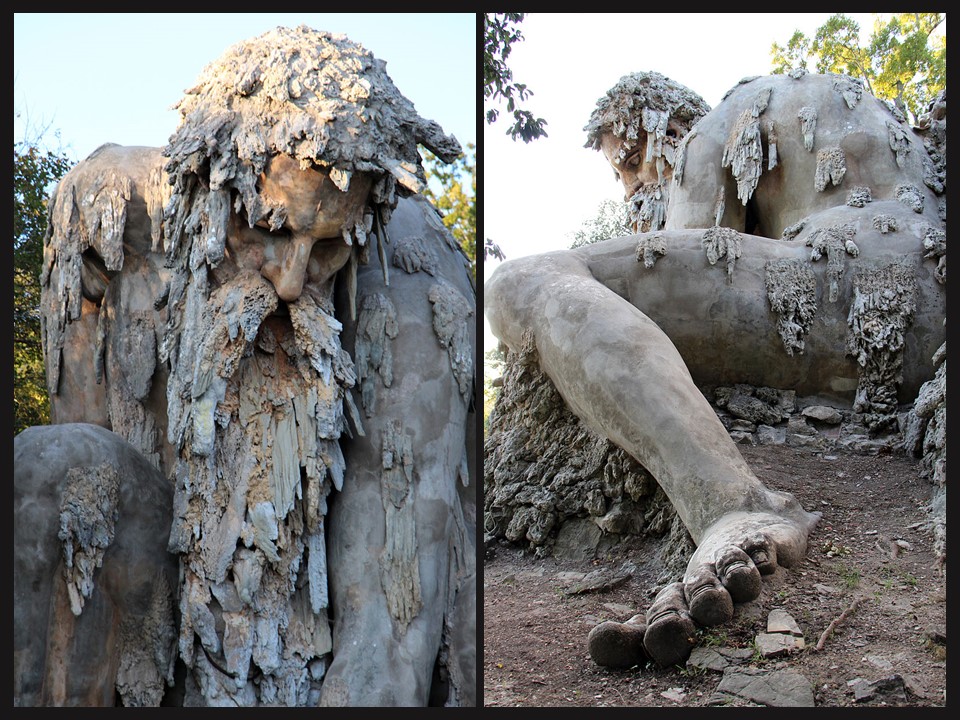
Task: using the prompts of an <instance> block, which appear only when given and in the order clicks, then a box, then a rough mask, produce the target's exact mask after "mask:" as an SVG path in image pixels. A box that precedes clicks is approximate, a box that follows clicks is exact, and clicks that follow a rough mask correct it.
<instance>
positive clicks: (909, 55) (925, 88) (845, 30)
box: [770, 13, 947, 124]
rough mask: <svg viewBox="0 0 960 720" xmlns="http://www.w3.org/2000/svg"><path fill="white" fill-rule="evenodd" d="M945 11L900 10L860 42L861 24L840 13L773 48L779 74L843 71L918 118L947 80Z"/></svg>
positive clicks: (912, 118)
mask: <svg viewBox="0 0 960 720" xmlns="http://www.w3.org/2000/svg"><path fill="white" fill-rule="evenodd" d="M943 22H944V15H943V13H896V14H893V15H892V16H891V17H890V19H889V20H887V21H883V20H881V19H880V18H877V19H876V20H875V21H874V25H873V30H872V32H871V34H870V41H869V43H868V44H867V45H866V46H865V47H864V46H861V44H860V26H859V24H858V23H857V22H856V21H854V20H853V19H851V18H849V17H847V16H846V15H843V14H842V13H838V14H836V15H833V16H831V17H830V18H829V19H828V20H827V21H826V22H825V23H824V24H823V25H821V26H820V27H819V28H817V31H816V33H815V34H814V36H813V37H812V38H808V37H807V36H806V35H804V34H803V33H802V32H800V31H799V30H797V31H794V33H793V35H791V36H790V39H789V40H788V41H787V43H786V45H784V46H782V45H779V44H778V43H773V45H772V47H771V48H770V55H771V58H772V64H773V69H772V72H773V73H774V74H782V73H786V72H788V71H789V70H791V69H793V68H804V69H807V70H810V69H811V68H810V67H808V64H809V62H811V61H813V62H814V63H815V65H814V68H813V70H814V71H815V72H818V73H843V74H846V75H850V76H851V77H856V78H861V79H862V80H863V82H864V85H865V86H866V88H867V90H868V91H869V92H870V93H872V94H873V95H875V96H876V97H878V98H880V99H881V100H890V101H891V102H893V103H894V105H896V106H897V108H898V109H899V110H900V112H902V113H903V114H904V117H906V118H908V119H909V120H910V121H911V122H913V123H914V124H916V122H917V118H918V116H919V115H920V114H922V113H923V112H924V111H925V110H926V108H927V107H928V105H929V104H930V102H931V101H932V100H933V99H934V98H935V97H936V96H937V94H938V93H939V92H940V91H941V90H943V89H944V88H945V87H946V82H947V37H946V33H945V32H941V33H936V32H935V31H936V30H937V28H939V27H940V26H941V25H942V24H943Z"/></svg>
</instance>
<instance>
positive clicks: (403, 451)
mask: <svg viewBox="0 0 960 720" xmlns="http://www.w3.org/2000/svg"><path fill="white" fill-rule="evenodd" d="M381 460H382V463H383V469H382V471H381V475H380V493H381V499H382V500H383V509H384V512H385V513H386V532H385V545H384V548H383V554H382V555H381V556H380V584H381V585H382V587H383V591H384V594H385V595H386V598H387V608H388V609H389V611H390V614H391V615H392V616H393V618H394V620H396V623H397V626H398V627H399V628H400V632H401V633H403V632H405V631H406V628H407V626H408V625H409V624H410V621H411V620H413V618H414V617H415V616H416V615H417V613H419V612H420V608H421V607H422V606H423V601H422V599H421V596H420V570H419V565H418V561H417V524H416V515H415V512H414V497H415V494H416V493H415V491H414V487H413V486H414V482H415V478H416V475H415V470H414V457H413V445H412V443H411V440H410V436H409V435H407V434H406V433H405V432H404V429H403V425H402V424H401V423H400V422H396V421H395V422H393V423H391V424H390V425H388V426H387V427H386V428H385V429H384V433H383V446H382V449H381Z"/></svg>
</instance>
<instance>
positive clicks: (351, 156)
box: [14, 27, 476, 706]
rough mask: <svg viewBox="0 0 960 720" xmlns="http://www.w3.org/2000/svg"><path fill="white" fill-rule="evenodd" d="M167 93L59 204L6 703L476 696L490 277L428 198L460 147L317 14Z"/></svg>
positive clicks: (47, 264)
mask: <svg viewBox="0 0 960 720" xmlns="http://www.w3.org/2000/svg"><path fill="white" fill-rule="evenodd" d="M177 108H178V110H179V113H180V115H181V120H180V124H179V126H178V128H177V129H176V131H175V132H174V133H173V135H172V136H171V137H170V140H169V142H168V144H167V145H166V146H165V147H163V148H146V147H120V146H117V145H105V146H103V147H101V148H99V149H98V150H96V151H95V152H94V153H93V154H91V155H90V156H89V157H88V158H87V159H85V160H84V161H82V162H81V163H80V164H79V165H77V166H76V167H75V168H74V169H73V170H71V172H70V173H68V174H67V175H66V176H65V177H64V178H63V180H62V181H61V182H60V184H59V186H58V187H57V189H56V191H55V193H54V194H53V196H52V197H51V200H50V205H49V229H48V234H47V237H46V240H45V247H44V268H43V275H42V285H43V298H42V319H43V329H44V351H45V359H46V364H47V379H48V387H49V391H50V398H51V417H52V420H53V422H54V425H51V426H48V427H44V428H31V429H30V430H28V431H26V432H24V433H23V434H22V435H21V436H20V437H18V438H17V441H16V460H15V468H16V482H15V486H16V506H17V507H16V509H15V523H16V526H15V533H16V538H17V542H16V549H15V574H14V591H15V627H16V634H15V652H14V682H15V688H14V694H15V702H16V703H17V704H21V705H38V704H39V705H113V704H114V702H115V698H116V700H117V701H118V703H120V704H125V705H157V704H160V703H161V702H163V703H164V704H183V705H208V706H211V705H218V706H259V705H275V706H307V705H318V704H319V705H427V704H447V705H473V704H475V703H476V689H475V684H476V679H475V644H476V631H475V627H476V596H475V593H476V585H475V549H474V547H475V537H474V534H475V533H474V527H475V522H476V521H475V486H476V484H475V481H474V470H473V467H474V462H473V455H474V449H473V433H474V430H473V428H474V411H473V392H474V389H473V388H474V353H475V330H474V328H475V292H474V287H473V281H472V276H471V272H470V267H469V263H468V261H467V258H466V256H465V255H464V253H463V252H462V250H461V249H460V247H459V246H458V244H457V243H456V241H455V240H454V238H453V237H452V236H451V235H450V233H449V232H448V231H447V230H446V228H445V227H444V226H443V224H442V222H441V219H440V216H439V214H438V213H437V211H436V210H435V209H434V208H433V207H432V206H431V205H430V204H429V203H428V202H427V201H426V200H425V199H424V198H423V197H422V196H421V195H419V194H418V193H419V192H420V191H421V190H422V189H423V188H424V186H425V176H424V171H423V167H422V164H421V159H420V155H419V153H418V144H422V145H424V146H425V147H427V148H428V149H429V150H430V151H431V152H433V153H434V154H435V155H436V156H437V157H438V158H440V159H441V160H442V161H444V162H451V161H452V160H453V159H455V158H456V157H457V156H459V154H460V153H461V148H460V145H459V143H458V142H457V140H456V139H455V138H454V137H452V136H448V135H446V134H445V133H444V132H443V130H442V129H441V128H440V127H439V126H438V125H437V124H436V123H435V122H433V121H431V120H427V119H424V118H422V117H420V115H419V114H418V113H417V112H416V110H415V109H414V106H413V104H412V103H411V102H410V101H409V100H408V99H407V98H406V97H404V96H403V95H402V94H401V93H400V92H399V91H398V90H397V89H396V87H395V86H394V85H393V82H392V81H391V79H390V77H389V76H388V75H387V73H386V69H385V63H384V62H382V61H381V60H379V59H376V58H374V57H373V55H371V54H370V53H369V52H368V51H367V50H366V49H364V48H363V47H362V46H360V45H358V44H356V43H354V42H352V41H350V40H349V39H347V38H346V37H344V36H342V35H333V34H329V33H323V32H317V31H314V30H311V29H309V28H306V27H300V28H297V29H287V28H277V29H275V30H273V31H270V32H268V33H265V34H264V35H261V36H259V37H257V38H254V39H252V40H250V41H246V42H242V43H239V44H237V45H236V46H234V47H232V48H230V49H229V50H228V51H227V52H226V53H225V54H224V55H223V56H222V57H221V58H220V59H218V60H217V61H215V62H213V63H211V64H210V65H209V66H208V67H207V68H206V69H205V70H204V71H203V72H202V73H201V75H200V76H199V78H198V80H197V82H196V84H195V85H194V86H193V87H192V88H191V89H189V90H187V92H186V95H185V97H184V98H183V99H182V100H181V101H180V103H179V104H178V106H177ZM137 538H139V539H142V541H143V542H142V543H137V542H135V540H136V539H137ZM39 558H42V559H43V562H42V563H41V562H37V560H38V559H39ZM91 650H95V652H93V651H91Z"/></svg>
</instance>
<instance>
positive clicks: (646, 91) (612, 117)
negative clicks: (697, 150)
mask: <svg viewBox="0 0 960 720" xmlns="http://www.w3.org/2000/svg"><path fill="white" fill-rule="evenodd" d="M708 112H710V106H709V105H707V103H706V102H705V101H704V100H703V98H702V97H700V96H699V95H698V94H697V93H695V92H693V91H692V90H690V89H689V88H687V87H686V86H684V85H681V84H680V83H678V82H676V81H674V80H671V79H670V78H668V77H665V76H663V75H661V74H660V73H656V72H635V73H631V74H629V75H624V76H623V77H622V78H620V80H619V81H617V84H616V85H614V86H613V87H612V88H610V89H609V90H607V93H606V95H604V96H603V97H601V98H600V99H599V100H597V106H596V108H594V110H593V113H591V115H590V120H589V122H588V123H587V124H586V125H585V126H584V128H583V129H584V130H585V131H586V133H587V142H586V144H585V145H584V147H586V148H592V149H594V150H600V137H601V136H602V135H604V134H606V133H613V135H614V136H616V137H618V138H621V139H622V140H623V144H622V147H621V153H620V157H621V159H622V158H623V157H625V156H626V154H627V153H628V152H629V151H630V150H631V149H633V147H634V146H635V145H636V144H637V140H638V139H639V138H640V137H642V136H643V133H647V132H651V133H654V134H656V135H657V136H658V137H662V136H663V134H664V133H665V132H666V122H664V119H673V120H674V121H675V122H677V123H678V124H680V125H681V126H682V127H683V129H684V133H683V134H684V135H686V134H687V133H688V132H690V129H691V128H692V127H693V126H694V125H695V124H696V122H697V121H698V120H699V119H700V118H701V117H703V116H704V115H706V114H707V113H708ZM641 131H642V132H641ZM678 140H679V138H678Z"/></svg>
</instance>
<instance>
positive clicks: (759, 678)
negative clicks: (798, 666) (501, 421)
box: [717, 668, 816, 707]
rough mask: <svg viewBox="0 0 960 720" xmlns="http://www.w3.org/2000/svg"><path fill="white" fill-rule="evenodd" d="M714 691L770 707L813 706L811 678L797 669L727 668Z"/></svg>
mask: <svg viewBox="0 0 960 720" xmlns="http://www.w3.org/2000/svg"><path fill="white" fill-rule="evenodd" d="M717 692H719V693H729V694H731V695H738V696H740V697H742V698H746V699H747V700H752V701H753V702H756V703H759V704H761V705H766V706H769V707H814V706H815V705H816V703H815V702H814V698H813V688H812V687H810V681H809V680H807V679H806V678H805V677H804V676H803V675H801V674H800V673H798V672H797V671H796V670H789V669H787V670H772V671H768V670H756V669H751V668H744V669H738V668H727V669H725V670H724V672H723V679H722V680H721V681H720V684H719V685H718V686H717Z"/></svg>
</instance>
